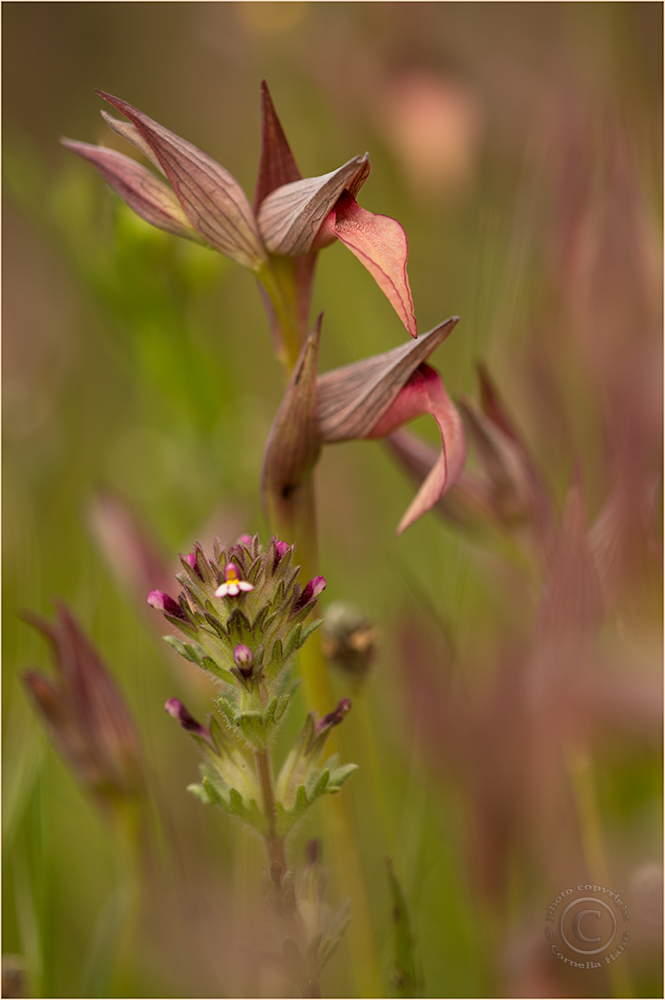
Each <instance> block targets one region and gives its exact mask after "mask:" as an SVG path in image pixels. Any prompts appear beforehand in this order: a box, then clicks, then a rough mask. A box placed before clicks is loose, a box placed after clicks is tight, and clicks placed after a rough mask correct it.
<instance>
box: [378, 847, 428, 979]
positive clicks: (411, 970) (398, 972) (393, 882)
mask: <svg viewBox="0 0 665 1000" xmlns="http://www.w3.org/2000/svg"><path fill="white" fill-rule="evenodd" d="M386 866H387V868H388V880H389V882H390V892H391V897H392V919H393V931H394V943H393V944H394V951H393V962H392V978H393V982H394V984H395V991H396V995H397V996H398V997H421V996H423V990H424V982H423V975H422V970H421V969H420V967H419V964H418V960H417V957H416V941H415V938H414V936H413V934H412V932H411V920H410V917H409V911H408V907H407V903H406V897H405V895H404V891H403V889H402V886H401V885H400V882H399V880H398V878H397V876H396V875H395V871H394V869H393V864H392V858H391V857H388V858H386Z"/></svg>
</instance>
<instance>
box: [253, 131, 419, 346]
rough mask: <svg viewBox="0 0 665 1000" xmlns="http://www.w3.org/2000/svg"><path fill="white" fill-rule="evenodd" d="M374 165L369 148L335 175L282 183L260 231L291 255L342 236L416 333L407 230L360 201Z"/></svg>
mask: <svg viewBox="0 0 665 1000" xmlns="http://www.w3.org/2000/svg"><path fill="white" fill-rule="evenodd" d="M280 131H281V130H280ZM282 136H283V133H282ZM284 142H285V140H284ZM286 148H287V149H288V145H287V146H286ZM289 154H290V150H289ZM291 159H292V158H291ZM292 163H293V164H295V161H292ZM296 169H297V168H296ZM370 169H371V168H370V163H369V158H368V154H367V153H365V155H364V156H355V157H354V158H353V159H352V160H349V161H348V163H345V164H344V165H343V166H341V167H339V169H337V170H333V171H332V172H331V173H329V174H323V175H322V176H320V177H305V178H300V179H299V180H292V181H291V182H290V183H287V184H282V185H281V186H280V187H278V188H276V189H274V190H272V191H271V192H270V193H269V194H267V195H266V196H265V197H264V198H263V200H262V201H261V202H260V204H258V211H257V219H258V224H259V230H260V232H261V235H262V237H263V240H264V243H265V245H266V247H267V248H268V250H269V251H270V252H271V253H273V254H279V255H282V256H286V257H297V256H299V255H301V254H307V253H309V252H310V251H313V250H322V249H323V248H324V247H326V246H329V245H330V244H331V243H334V241H335V240H336V239H339V240H340V241H341V242H342V243H344V245H345V246H347V247H348V248H349V250H350V251H351V253H353V254H354V256H356V257H357V258H358V260H359V261H360V262H361V264H363V266H364V267H366V268H367V270H368V271H369V273H370V274H371V275H372V277H373V278H374V280H375V281H376V283H377V284H378V286H379V288H380V289H381V291H382V292H383V293H384V295H385V296H386V298H387V299H388V301H389V302H390V304H391V305H392V307H393V309H394V310H395V312H396V313H397V315H398V316H399V318H400V319H401V320H402V322H403V323H404V325H405V327H406V329H407V330H408V331H409V333H410V334H411V336H413V337H416V336H417V332H418V330H417V325H416V318H415V313H414V309H413V300H412V297H411V289H410V287H409V279H408V276H407V273H406V262H407V256H408V241H407V238H406V233H405V232H404V230H403V229H402V227H401V226H400V224H399V223H398V222H396V221H395V220H394V219H391V218H389V217H388V216H385V215H373V214H372V213H371V212H368V211H367V210H366V209H364V208H361V207H360V205H358V203H357V202H356V195H357V194H358V193H359V191H360V189H361V188H362V186H363V184H364V183H365V181H366V180H367V178H368V177H369V173H370Z"/></svg>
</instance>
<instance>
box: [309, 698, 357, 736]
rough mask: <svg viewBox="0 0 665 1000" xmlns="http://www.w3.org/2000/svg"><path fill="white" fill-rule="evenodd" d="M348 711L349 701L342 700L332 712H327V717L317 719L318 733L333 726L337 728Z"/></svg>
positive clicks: (349, 709)
mask: <svg viewBox="0 0 665 1000" xmlns="http://www.w3.org/2000/svg"><path fill="white" fill-rule="evenodd" d="M350 711H351V699H350V698H342V700H341V701H340V703H339V704H338V706H337V708H336V709H334V711H332V712H329V713H328V715H324V716H323V718H322V719H319V721H318V723H317V726H316V728H317V730H318V732H320V733H322V732H323V731H324V730H327V729H332V728H333V726H339V724H340V722H342V721H343V720H344V716H345V715H347V714H348V713H349V712H350Z"/></svg>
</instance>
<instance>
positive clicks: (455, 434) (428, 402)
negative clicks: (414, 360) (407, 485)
mask: <svg viewBox="0 0 665 1000" xmlns="http://www.w3.org/2000/svg"><path fill="white" fill-rule="evenodd" d="M426 413H429V414H431V415H432V416H433V417H434V419H435V420H436V422H437V424H438V425H439V430H440V431H441V443H442V449H441V454H440V455H439V456H438V458H437V460H436V461H435V463H434V465H433V466H432V468H431V469H430V471H429V473H428V474H427V477H426V478H425V480H424V482H423V484H422V486H421V487H420V489H419V490H418V493H417V494H416V496H415V498H414V500H413V502H412V503H411V505H410V506H409V509H408V510H407V512H406V513H405V515H404V517H403V518H402V520H401V521H400V523H399V525H398V527H397V534H398V535H401V534H402V532H403V531H406V529H407V528H408V527H409V526H410V525H412V524H413V522H414V521H417V520H418V518H419V517H421V516H422V515H423V514H425V513H427V511H428V510H431V509H432V507H433V506H434V505H435V504H436V503H437V501H438V500H440V499H441V497H442V496H443V495H444V493H446V491H447V490H449V489H450V487H451V486H452V485H453V484H454V483H455V482H456V480H457V479H458V478H459V477H460V475H461V474H462V470H463V468H464V462H465V460H466V442H465V438H464V425H463V423H462V419H461V417H460V415H459V413H458V412H457V410H456V409H455V407H454V406H453V403H452V401H451V399H450V396H449V395H448V393H447V392H446V390H445V388H444V385H443V382H442V380H441V376H440V375H439V373H438V372H437V371H435V369H434V368H430V366H429V365H426V364H421V365H420V366H419V368H418V369H417V370H416V371H415V372H414V373H413V375H412V376H411V378H410V379H409V381H408V382H407V383H406V385H405V386H404V388H403V389H402V391H401V392H400V394H399V395H398V396H397V398H396V399H395V401H394V402H393V403H392V405H391V406H390V407H389V409H388V410H386V412H385V413H384V414H383V416H382V417H381V418H380V420H379V421H378V422H377V424H376V425H375V427H374V428H373V430H372V432H371V433H370V434H368V435H367V437H369V438H375V437H385V436H386V435H387V434H390V433H391V432H392V431H394V430H396V428H398V427H400V426H401V425H402V424H405V423H407V421H409V420H413V419H415V417H420V416H423V414H426Z"/></svg>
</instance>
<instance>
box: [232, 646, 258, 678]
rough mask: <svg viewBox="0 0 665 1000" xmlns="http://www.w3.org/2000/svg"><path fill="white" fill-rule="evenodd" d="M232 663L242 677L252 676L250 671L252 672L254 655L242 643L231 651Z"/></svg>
mask: <svg viewBox="0 0 665 1000" xmlns="http://www.w3.org/2000/svg"><path fill="white" fill-rule="evenodd" d="M233 662H234V663H235V665H236V667H237V668H238V670H239V671H240V673H241V674H242V675H243V677H251V676H252V671H253V670H254V654H253V653H252V651H251V649H250V648H249V646H245V645H244V643H240V645H238V646H236V648H235V649H234V650H233Z"/></svg>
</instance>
